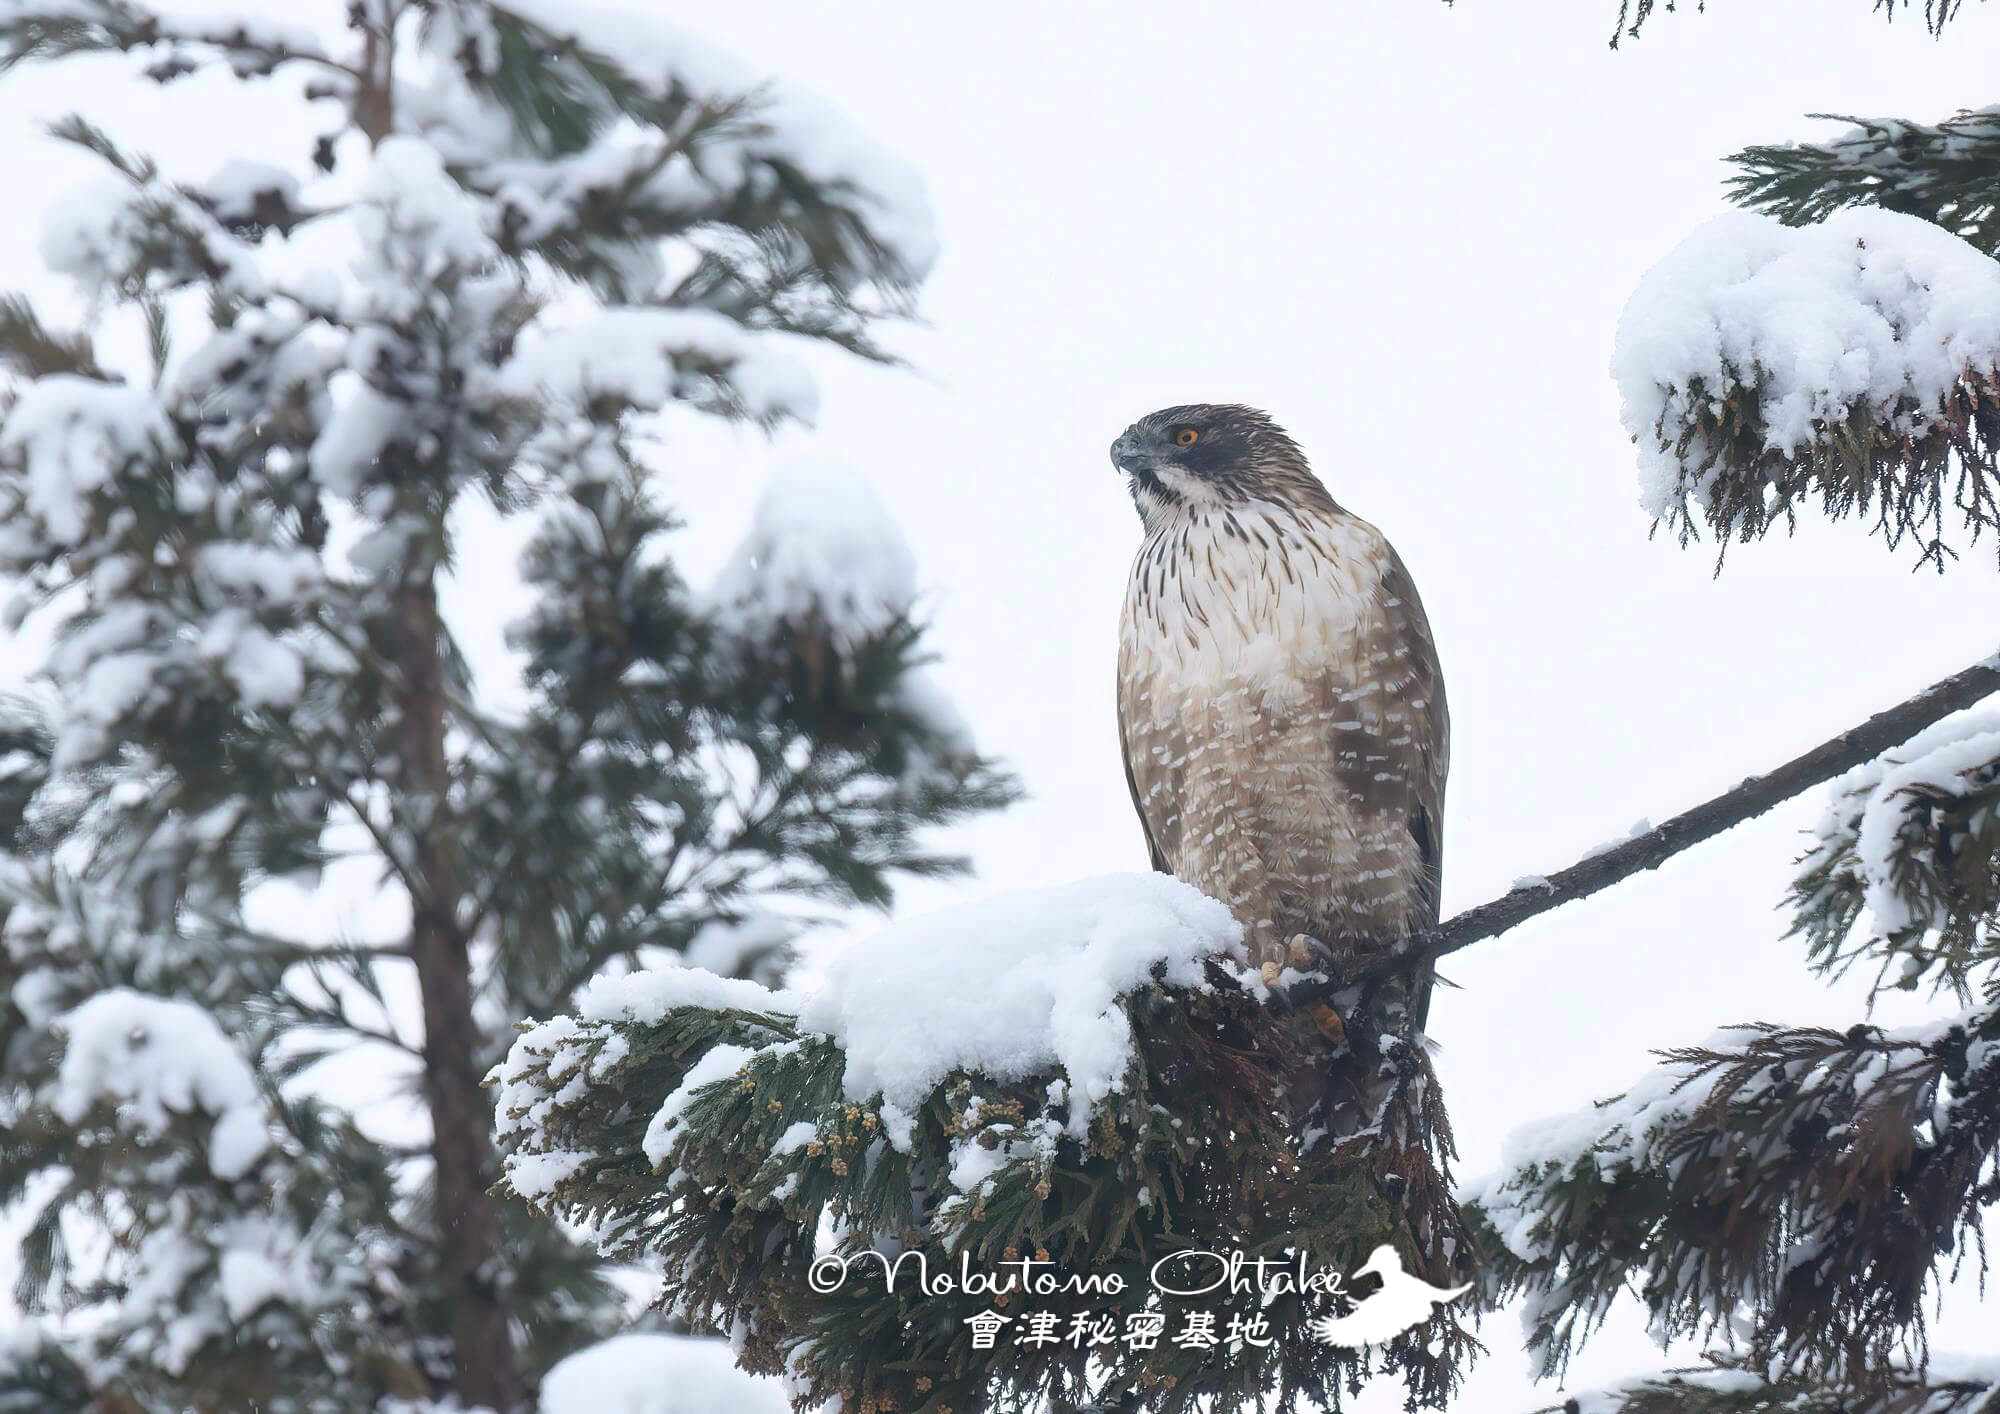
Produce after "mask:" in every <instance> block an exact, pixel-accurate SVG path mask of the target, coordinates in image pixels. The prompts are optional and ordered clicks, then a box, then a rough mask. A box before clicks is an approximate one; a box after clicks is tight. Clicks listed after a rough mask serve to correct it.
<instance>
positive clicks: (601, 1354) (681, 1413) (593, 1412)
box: [542, 1333, 791, 1414]
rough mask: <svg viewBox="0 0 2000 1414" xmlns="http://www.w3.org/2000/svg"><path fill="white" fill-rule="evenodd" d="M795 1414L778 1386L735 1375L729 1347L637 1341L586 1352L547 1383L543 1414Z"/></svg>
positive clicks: (695, 1341)
mask: <svg viewBox="0 0 2000 1414" xmlns="http://www.w3.org/2000/svg"><path fill="white" fill-rule="evenodd" d="M723 1409H727V1410H729V1411H731V1414H788V1411H789V1410H790V1409H791V1401H790V1400H788V1399H787V1398H786V1397H785V1391H784V1386H783V1385H781V1384H779V1383H778V1382H777V1381H776V1380H765V1379H758V1378H757V1377H756V1376H754V1375H747V1374H745V1373H744V1372H743V1371H741V1370H739V1369H737V1368H736V1357H735V1355H734V1354H733V1353H732V1352H731V1350H730V1348H729V1344H728V1342H726V1341H720V1340H704V1339H701V1338H700V1337H697V1336H688V1335H654V1334H645V1333H640V1334H633V1335H620V1336H613V1337H612V1338H611V1339H610V1340H606V1341H600V1342H599V1343H598V1344H596V1345H592V1346H586V1347H585V1348H584V1349H582V1350H579V1351H577V1352H576V1354H574V1355H571V1356H568V1357H567V1358H565V1359H563V1360H559V1361H557V1362H556V1364H555V1365H554V1366H553V1367H552V1368H551V1369H550V1370H549V1373H548V1375H547V1376H546V1377H545V1378H544V1379H543V1381H542V1414H713V1412H714V1411H717V1410H723Z"/></svg>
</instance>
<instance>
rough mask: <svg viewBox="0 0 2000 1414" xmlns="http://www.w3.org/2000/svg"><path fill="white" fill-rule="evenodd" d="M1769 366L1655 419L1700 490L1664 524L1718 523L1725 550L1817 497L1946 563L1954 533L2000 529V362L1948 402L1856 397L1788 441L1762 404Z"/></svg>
mask: <svg viewBox="0 0 2000 1414" xmlns="http://www.w3.org/2000/svg"><path fill="white" fill-rule="evenodd" d="M1764 377H1765V375H1764V374H1763V372H1762V371H1761V370H1757V369H1749V370H1744V371H1742V372H1741V373H1740V374H1739V376H1738V378H1737V379H1734V380H1732V381H1730V382H1728V383H1727V384H1725V385H1724V386H1722V387H1710V386H1707V385H1706V384H1705V383H1703V382H1700V381H1697V382H1695V383H1693V384H1691V385H1690V386H1689V387H1688V388H1687V389H1686V390H1684V391H1685V395H1686V396H1685V399H1684V403H1685V408H1686V412H1685V416H1684V417H1683V418H1682V419H1681V420H1680V421H1678V422H1673V423H1670V422H1668V421H1667V420H1666V419H1665V418H1662V419H1661V420H1660V421H1659V422H1657V423H1655V425H1654V427H1653V429H1652V435H1653V437H1654V438H1655V439H1656V440H1657V442H1658V444H1659V447H1660V449H1661V450H1662V451H1664V452H1667V453H1669V454H1670V455H1671V456H1672V457H1673V458H1674V459H1675V460H1676V461H1678V462H1679V463H1681V465H1682V467H1683V468H1684V470H1683V472H1682V473H1681V484H1682V485H1683V486H1684V487H1688V488H1693V487H1696V486H1698V487H1699V488H1700V494H1699V495H1690V496H1687V497H1684V498H1682V499H1679V500H1677V501H1676V502H1675V503H1674V505H1673V506H1672V507H1671V508H1670V509H1669V510H1668V512H1667V513H1666V515H1664V516H1663V517H1662V523H1663V524H1664V525H1665V526H1666V527H1667V528H1668V529H1669V530H1671V531H1673V532H1674V533H1675V534H1677V535H1678V536H1679V538H1680V542H1681V543H1682V544H1683V545H1685V544H1687V543H1688V542H1689V541H1691V540H1694V539H1697V538H1699V536H1700V532H1701V528H1702V526H1703V525H1706V526H1707V528H1708V530H1709V532H1710V533H1711V534H1712V535H1713V536H1714V538H1715V540H1716V541H1717V543H1718V544H1720V545H1722V546H1723V547H1724V548H1725V549H1726V548H1727V546H1728V543H1729V541H1730V540H1731V539H1735V540H1739V541H1741V542H1743V543H1745V544H1747V543H1749V542H1750V541H1752V540H1758V539H1761V538H1763V536H1764V535H1765V534H1766V533H1768V532H1769V531H1770V530H1771V529H1772V527H1774V526H1778V525H1783V526H1785V527H1786V528H1788V529H1789V528H1791V527H1793V526H1795V525H1796V524H1797V522H1798V515H1799V511H1800V509H1801V507H1802V506H1805V505H1808V504H1810V503H1812V502H1814V501H1817V503H1818V509H1819V511H1820V513H1821V514H1822V515H1824V516H1825V517H1826V518H1827V519H1829V520H1842V519H1844V518H1846V517H1847V516H1850V515H1853V516H1858V517H1860V518H1861V519H1863V520H1870V521H1872V522H1873V529H1874V531H1875V532H1876V533H1877V534H1879V535H1881V536H1882V538H1883V540H1884V541H1885V542H1886V543H1887V544H1888V545H1889V547H1890V548H1892V549H1894V548H1896V547H1897V546H1899V545H1901V544H1902V543H1903V541H1904V540H1905V539H1906V538H1908V539H1909V540H1911V541H1913V542H1914V543H1915V544H1916V545H1917V546H1918V547H1919V548H1920V550H1921V555H1920V563H1930V564H1934V565H1935V566H1936V567H1937V568H1938V569H1940V570H1942V569H1943V568H1944V563H1945V561H1946V559H1948V558H1956V557H1957V551H1956V550H1955V549H1953V548H1952V546H1951V545H1950V544H1949V543H1948V540H1947V536H1948V534H1950V533H1952V532H1954V531H1962V532H1963V533H1964V534H1965V535H1966V537H1967V539H1968V540H1969V541H1976V540H1977V539H1978V538H1979V536H1980V535H1981V534H1982V533H1983V532H1985V531H1987V530H1990V529H1994V528H1996V527H2000V462H1996V460H1995V457H1996V453H2000V369H1978V368H1975V369H1968V370H1966V371H1965V372H1964V373H1963V374H1962V375H1961V376H1960V377H1959V379H1958V380H1957V381H1956V383H1955V384H1954V385H1953V386H1952V388H1951V390H1950V392H1949V393H1948V394H1947V395H1946V397H1945V399H1944V401H1943V403H1942V405H1941V406H1929V405H1921V404H1919V403H1917V402H1916V401H1915V400H1914V399H1907V398H1906V399H1904V400H1902V401H1900V402H1898V403H1897V404H1896V405H1895V406H1894V407H1893V408H1877V407H1874V406H1872V405H1871V404H1869V403H1866V402H1857V403H1855V404H1854V405H1853V406H1852V407H1851V408H1850V409H1849V410H1848V413H1847V416H1846V417H1845V418H1844V419H1842V420H1838V421H1833V420H1827V421H1822V422H1820V423H1818V424H1817V425H1816V426H1815V428H1814V431H1813V436H1812V438H1811V440H1809V441H1807V442H1805V443H1804V444H1802V445H1800V446H1797V447H1794V448H1791V449H1790V450H1786V449H1785V448H1784V447H1783V445H1782V444H1781V442H1780V441H1779V440H1778V439H1775V438H1774V437H1773V436H1772V432H1771V428H1770V427H1769V426H1768V425H1767V423H1766V422H1765V420H1764V416H1763V412H1762V403H1763V385H1764Z"/></svg>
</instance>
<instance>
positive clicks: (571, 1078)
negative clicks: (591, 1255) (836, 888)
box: [493, 874, 1246, 1196]
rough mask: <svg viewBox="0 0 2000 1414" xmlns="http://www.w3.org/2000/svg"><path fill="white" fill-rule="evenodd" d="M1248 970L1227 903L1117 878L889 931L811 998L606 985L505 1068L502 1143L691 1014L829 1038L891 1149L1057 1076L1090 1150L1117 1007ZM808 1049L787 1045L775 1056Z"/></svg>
mask: <svg viewBox="0 0 2000 1414" xmlns="http://www.w3.org/2000/svg"><path fill="white" fill-rule="evenodd" d="M1245 956H1246V954H1245V952H1244V949H1243V929H1242V926H1241V925H1240V924H1238V923H1237V921H1236V920H1235V919H1234V918H1233V917H1231V916H1230V913H1229V910H1228V909H1227V908H1225V907H1224V906H1223V905H1222V904H1220V903H1218V902H1216V901H1215V900H1214V899H1211V898H1209V897H1207V896H1206V895H1204V894H1201V893H1199V892H1197V891H1196V890H1195V889H1193V888H1192V887H1190V886H1189V885H1187V884H1184V883H1181V882H1180V881H1179V880H1177V879H1173V878H1170V877H1168V876H1167V875H1164V874H1107V875H1103V876H1101V877H1098V878H1094V879H1086V880H1083V881H1081V882H1078V883H1074V884H1065V885H1062V886H1059V887H1056V888H1048V889H1034V890H1029V891H1026V892H1022V893H1013V894H1002V895H1000V896H999V897H997V898H990V899H984V900H981V901H979V902H977V903H971V904H965V905H961V906H960V907H957V908H952V909H946V910H944V911H943V912H940V913H934V914H930V915H928V916H925V917H920V918H913V919H910V920H908V921H905V922H900V923H895V924H892V925H890V926H889V927H887V928H885V929H883V930H882V931H881V932H879V933H877V934H875V935H873V936H872V937H869V938H865V939H863V940H861V941H859V942H857V943H856V944H854V945H853V946H851V947H850V948H848V949H847V950H846V951H845V952H843V953H841V954H840V955H839V956H838V957H836V958H835V959H834V960H833V961H832V962H831V964H830V965H829V966H828V968H827V972H826V976H825V980H824V981H823V982H822V984H821V986H820V988H819V990H818V991H816V992H814V993H813V994H811V995H810V996H806V997H800V996H799V995H798V994H796V993H792V992H786V991H775V990H772V989H769V988H765V987H761V986H759V985H758V984H756V983H754V982H748V981H743V980H740V979H734V978H724V977H717V976H714V975H713V974H711V973H707V972H703V971H701V970H700V969H698V968H691V967H669V968H662V969H658V970H655V971H649V972H638V973H633V974H631V975H629V976H625V977H617V978H608V977H607V978H599V979H597V980H596V981H594V982H592V983H591V984H590V985H589V986H588V987H586V988H585V989H584V991H583V993H582V995H581V996H580V997H579V998H578V1002H577V1012H578V1015H577V1016H575V1017H570V1016H558V1017H554V1018H551V1019H550V1020H548V1021H545V1022H543V1023H541V1024H540V1025H539V1026H536V1027H534V1028H532V1029H530V1030H528V1031H526V1032H524V1033H523V1034H522V1035H521V1036H520V1037H519V1038H517V1039H516V1040H515V1042H514V1045H513V1048H512V1049H511V1050H510V1051H509V1052H508V1056H507V1059H506V1060H505V1061H503V1062H502V1063H501V1064H500V1065H499V1066H498V1067H496V1068H495V1071H494V1074H493V1080H494V1082H495V1083H496V1084H497V1086H498V1087H499V1089H498V1106H497V1109H498V1112H499V1114H500V1115H501V1130H502V1133H503V1134H508V1135H523V1136H528V1137H529V1138H530V1139H532V1137H533V1135H534V1133H535V1131H536V1130H537V1129H538V1128H539V1127H541V1126H542V1125H543V1124H544V1123H545V1122H546V1121H547V1119H548V1118H549V1117H550V1116H551V1115H552V1114H553V1113H554V1112H555V1111H556V1110H557V1109H558V1108H560V1107H561V1106H563V1105H565V1104H567V1103H570V1102H572V1101H574V1100H575V1099H577V1098H579V1097H580V1096H581V1095H582V1093H583V1087H586V1086H588V1085H590V1084H591V1083H593V1082H594V1081H597V1080H599V1079H601V1078H603V1077H604V1076H606V1075H608V1074H609V1073H610V1070H611V1069H612V1068H613V1067H615V1066H616V1065H617V1064H618V1063H619V1062H620V1061H622V1060H623V1059H624V1057H625V1056H626V1055H627V1054H628V1051H629V1043H628V1042H627V1041H626V1038H625V1037H624V1036H623V1035H622V1034H618V1033H614V1034H612V1035H611V1036H609V1037H608V1038H607V1037H605V1035H604V1034H603V1029H602V1028H603V1024H604V1023H612V1024H618V1023H631V1024H636V1025H639V1026H653V1025H658V1024H659V1023H660V1022H661V1021H662V1020H663V1019H664V1018H665V1017H666V1015H667V1013H668V1012H669V1011H672V1010H675V1009H677V1008H690V1007H694V1008H703V1009H707V1010H712V1011H740V1012H745V1013H749V1014H752V1015H764V1016H770V1017H773V1018H779V1017H789V1016H796V1017H797V1018H798V1024H799V1030H800V1031H803V1032H809V1033H816V1034H818V1035H821V1036H825V1037H827V1038H830V1039H831V1040H832V1041H833V1042H834V1043H835V1044H836V1045H837V1046H838V1047H839V1048H840V1049H841V1051H842V1053H843V1055H844V1069H843V1073H842V1085H841V1088H842V1091H843V1093H844V1094H845V1095H846V1096H847V1097H848V1098H849V1099H851V1100H854V1101H857V1102H860V1103H868V1102H870V1101H873V1100H874V1099H875V1098H876V1097H877V1096H880V1113H881V1117H882V1127H883V1133H884V1134H885V1136H886V1137H887V1138H888V1140H889V1141H890V1142H891V1143H892V1144H895V1145H896V1146H897V1147H899V1148H902V1149H905V1150H907V1149H908V1148H909V1147H910V1144H911V1142H912V1138H913V1126H914V1122H915V1115H916V1113H917V1111H918V1110H919V1109H920V1108H921V1107H922V1105H923V1103H924V1102H925V1100H926V1099H927V1098H928V1097H929V1096H930V1094H931V1093H932V1092H933V1091H934V1090H935V1089H936V1088H937V1087H938V1086H939V1085H940V1084H942V1083H944V1082H945V1081H946V1080H947V1079H949V1078H950V1077H951V1075H952V1074H953V1073H954V1072H956V1071H977V1072H979V1073H981V1074H983V1075H985V1076H987V1077H989V1078H991V1079H993V1080H997V1081H1002V1082H1007V1081H1018V1080H1024V1079H1027V1078H1029V1077H1031V1076H1034V1075H1036V1074H1040V1073H1046V1072H1048V1071H1050V1070H1052V1069H1058V1068H1059V1069H1060V1070H1061V1071H1062V1072H1063V1075H1064V1076H1065V1077H1066V1082H1067V1087H1068V1093H1069V1095H1070V1096H1072V1097H1073V1099H1074V1101H1075V1103H1072V1104H1071V1106H1070V1114H1069V1117H1068V1132H1069V1133H1070V1134H1072V1135H1074V1136H1075V1137H1077V1138H1079V1139H1081V1138H1082V1137H1083V1136H1084V1135H1085V1134H1086V1133H1087V1132H1088V1129H1089V1126H1090V1123H1091V1120H1092V1117H1093V1114H1094V1113H1095V1111H1096V1109H1097V1107H1098V1106H1099V1105H1100V1104H1101V1103H1102V1102H1103V1101H1104V1100H1105V1099H1107V1098H1108V1097H1109V1096H1111V1095H1113V1094H1116V1093H1118V1092H1119V1091H1120V1090H1121V1089H1122V1087H1123V1085H1124V1082H1125V1077H1126V1072H1127V1071H1128V1069H1129V1068H1130V1066H1131V1062H1132V1055H1133V1049H1132V1047H1133V1037H1132V1025H1131V1021H1130V1019H1129V1017H1128V1015H1127V1013H1126V1010H1125V1007H1124V1005H1123V1002H1122V998H1123V997H1124V996H1126V995H1127V994H1129V993H1130V992H1132V991H1134V990H1136V989H1137V988H1139V987H1142V986H1145V985H1147V984H1148V983H1149V982H1151V981H1152V980H1153V979H1154V978H1155V977H1156V976H1157V977H1158V978H1159V979H1160V980H1162V981H1165V982H1167V983H1169V984H1171V985H1175V986H1179V987H1184V988H1190V989H1199V988H1202V987H1204V986H1206V985H1207V974H1206V970H1205V967H1204V963H1205V962H1206V961H1207V960H1209V959H1218V960H1222V961H1224V962H1237V963H1240V962H1241V961H1242V960H1243V958H1244V957H1245ZM798 1044H800V1042H799V1040H797V1039H791V1040H778V1041H774V1042H773V1043H771V1045H770V1046H766V1047H764V1048H763V1051H769V1050H771V1049H773V1048H774V1047H793V1046H797V1045H798ZM762 1053H763V1052H762V1051H758V1050H753V1049H751V1048H749V1047H744V1046H737V1045H718V1046H715V1047H713V1048H711V1049H710V1050H709V1051H708V1052H706V1053H705V1054H704V1056H703V1058H702V1060H701V1061H700V1062H699V1063H698V1064H697V1065H695V1066H694V1067H693V1068H692V1069H690V1071H689V1072H688V1073H687V1075H686V1076H685V1077H683V1079H682V1081H681V1083H680V1085H679V1086H678V1087H677V1088H676V1089H675V1091H674V1092H673V1093H672V1094H671V1095H669V1096H667V1097H666V1099H665V1102H664V1103H663V1104H662V1105H661V1106H660V1107H659V1109H658V1111H657V1112H656V1113H655V1115H654V1116H653V1120H652V1124H651V1125H650V1126H649V1129H648V1132H647V1135H646V1152H647V1157H648V1158H649V1159H650V1160H651V1161H652V1162H653V1163H654V1164H655V1165H661V1164H664V1163H665V1162H666V1161H667V1160H668V1159H669V1158H670V1151H671V1149H672V1147H673V1145H674V1142H675V1140H676V1132H677V1130H678V1128H679V1125H680V1121H681V1119H682V1117H683V1116H684V1115H685V1114H686V1113H687V1111H688V1108H689V1106H690V1105H691V1104H692V1103H693V1102H694V1100H695V1098H696V1094H695V1092H696V1091H698V1090H700V1089H702V1088H703V1087H705V1086H708V1085H713V1084H723V1083H729V1082H730V1080H731V1078H732V1077H733V1076H735V1075H736V1074H737V1073H738V1072H739V1071H740V1070H741V1069H742V1068H743V1067H744V1066H745V1065H747V1064H748V1063H749V1062H750V1061H751V1060H752V1059H753V1058H754V1057H756V1056H757V1055H759V1054H762ZM538 1057H539V1058H546V1064H545V1065H543V1064H541V1063H540V1062H539V1061H538ZM538 1071H539V1073H538ZM526 1147H528V1148H530V1149H532V1148H533V1147H534V1145H533V1144H532V1143H531V1144H529V1145H528V1146H526ZM587 1157H588V1156H587V1155H579V1154H575V1153H573V1152H570V1151H568V1150H563V1149H550V1150H547V1151H544V1152H540V1153H526V1154H524V1153H520V1152H516V1153H514V1154H512V1155H510V1156H509V1158H508V1159H507V1172H508V1179H509V1182H510V1183H511V1184H512V1185H513V1186H514V1188H515V1191H516V1192H519V1193H522V1194H524V1195H527V1196H533V1195H534V1194H538V1193H543V1192H547V1191H549V1189H550V1188H552V1187H553V1186H554V1184H556V1183H558V1182H561V1181H562V1180H563V1179H564V1178H565V1177H567V1176H568V1174H569V1173H570V1172H572V1171H573V1170H574V1168H575V1167H576V1165H577V1163H578V1162H580V1161H581V1160H582V1159H584V1158H587ZM989 1167H991V1165H989ZM978 1176H979V1175H976V1174H969V1173H968V1174H964V1175H961V1177H964V1178H965V1179H966V1180H967V1182H972V1181H976V1179H977V1177H978Z"/></svg>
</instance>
